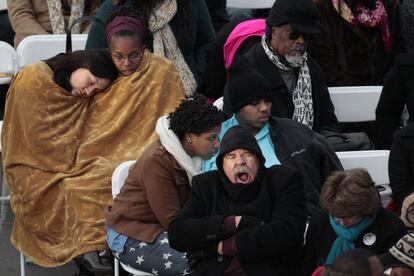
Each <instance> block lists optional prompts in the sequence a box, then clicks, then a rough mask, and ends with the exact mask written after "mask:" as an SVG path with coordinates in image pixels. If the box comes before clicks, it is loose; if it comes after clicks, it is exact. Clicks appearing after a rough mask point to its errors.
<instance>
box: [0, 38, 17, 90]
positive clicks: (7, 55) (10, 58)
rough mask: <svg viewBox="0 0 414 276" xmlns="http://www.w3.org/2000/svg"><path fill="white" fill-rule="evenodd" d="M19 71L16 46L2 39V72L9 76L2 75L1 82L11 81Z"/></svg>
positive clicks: (0, 46)
mask: <svg viewBox="0 0 414 276" xmlns="http://www.w3.org/2000/svg"><path fill="white" fill-rule="evenodd" d="M16 72H17V54H16V51H15V50H14V48H13V47H12V46H11V45H9V44H8V43H6V42H4V41H0V73H5V74H6V75H7V76H4V77H0V84H6V83H10V82H11V80H12V77H11V76H9V75H14V74H15V73H16Z"/></svg>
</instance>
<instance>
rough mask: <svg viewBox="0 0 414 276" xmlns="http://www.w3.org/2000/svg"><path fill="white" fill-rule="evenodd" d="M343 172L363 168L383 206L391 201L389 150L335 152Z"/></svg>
mask: <svg viewBox="0 0 414 276" xmlns="http://www.w3.org/2000/svg"><path fill="white" fill-rule="evenodd" d="M336 154H337V155H338V158H339V160H340V161H341V164H342V166H343V167H344V169H345V170H347V169H353V168H365V169H366V170H367V171H368V172H369V174H370V175H371V177H372V180H374V182H375V185H376V186H377V188H378V191H379V192H380V195H381V202H382V205H383V206H387V205H388V203H389V202H390V200H391V194H392V191H391V188H390V186H389V183H390V179H389V177H388V158H389V155H390V151H389V150H362V151H342V152H336Z"/></svg>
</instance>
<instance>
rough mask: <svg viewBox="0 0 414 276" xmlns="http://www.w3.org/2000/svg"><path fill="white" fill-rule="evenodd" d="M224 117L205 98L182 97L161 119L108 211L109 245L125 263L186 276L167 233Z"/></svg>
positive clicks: (212, 149)
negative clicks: (171, 110)
mask: <svg viewBox="0 0 414 276" xmlns="http://www.w3.org/2000/svg"><path fill="white" fill-rule="evenodd" d="M222 120H223V115H222V113H221V112H220V111H219V110H217V108H216V107H214V106H212V105H210V104H208V103H207V102H206V100H205V98H204V97H202V96H193V97H188V98H186V99H184V100H183V101H182V102H181V104H180V105H179V106H178V107H177V108H176V109H175V111H174V112H172V113H170V114H169V115H168V116H163V117H161V118H159V119H158V122H157V125H156V128H155V132H156V133H157V135H158V140H156V141H155V142H154V143H153V144H151V145H150V146H149V147H148V148H147V149H146V150H145V151H144V152H143V153H142V155H141V156H140V157H139V158H138V160H137V162H136V163H135V165H133V166H132V168H131V170H130V171H129V175H128V178H127V179H126V181H125V185H124V186H123V188H122V189H121V192H120V194H119V195H118V196H117V197H116V198H115V199H114V203H113V206H112V207H110V208H109V209H108V210H107V212H106V223H107V242H108V245H109V248H110V249H111V251H112V252H113V253H114V254H115V255H116V256H117V257H118V258H119V260H120V261H121V262H123V263H126V264H128V265H130V266H132V267H134V268H136V269H139V270H141V271H147V272H151V273H153V274H156V275H186V273H188V271H189V268H188V264H187V260H186V258H185V257H184V253H180V252H178V251H176V250H174V249H172V248H171V247H170V246H169V244H168V234H167V232H166V230H167V229H168V225H169V224H170V222H171V221H172V220H173V219H174V218H175V217H176V216H177V215H178V213H179V211H180V210H181V208H182V206H183V205H184V203H185V201H186V200H187V197H188V195H189V192H190V189H191V187H190V183H191V178H192V177H193V176H195V175H197V174H199V173H200V170H199V167H200V164H201V160H202V159H207V158H210V157H211V156H212V155H214V154H215V153H216V152H217V150H218V146H219V144H218V140H217V137H218V133H219V132H220V125H221V122H222Z"/></svg>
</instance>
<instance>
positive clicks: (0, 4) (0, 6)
mask: <svg viewBox="0 0 414 276" xmlns="http://www.w3.org/2000/svg"><path fill="white" fill-rule="evenodd" d="M3 10H7V0H0V11H3Z"/></svg>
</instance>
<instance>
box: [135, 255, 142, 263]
mask: <svg viewBox="0 0 414 276" xmlns="http://www.w3.org/2000/svg"><path fill="white" fill-rule="evenodd" d="M143 261H144V255H141V256H138V258H137V261H136V263H137V264H139V265H141V263H142V262H143Z"/></svg>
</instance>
